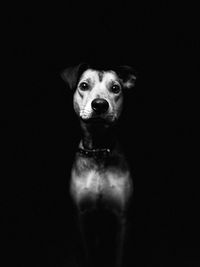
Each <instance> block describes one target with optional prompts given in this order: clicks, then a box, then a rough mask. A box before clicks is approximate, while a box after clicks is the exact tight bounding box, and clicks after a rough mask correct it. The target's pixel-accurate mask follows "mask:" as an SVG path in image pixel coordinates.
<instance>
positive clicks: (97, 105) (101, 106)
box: [91, 98, 109, 115]
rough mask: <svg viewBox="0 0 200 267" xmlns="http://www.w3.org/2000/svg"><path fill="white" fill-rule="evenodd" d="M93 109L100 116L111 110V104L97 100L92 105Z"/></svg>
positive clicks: (103, 100)
mask: <svg viewBox="0 0 200 267" xmlns="http://www.w3.org/2000/svg"><path fill="white" fill-rule="evenodd" d="M91 106H92V109H93V110H94V111H95V113H97V114H98V115H100V114H103V113H105V112H106V111H107V110H108V108H109V103H108V101H106V100H105V99H103V98H95V99H94V100H93V101H92V103H91Z"/></svg>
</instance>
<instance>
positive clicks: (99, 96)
mask: <svg viewBox="0 0 200 267" xmlns="http://www.w3.org/2000/svg"><path fill="white" fill-rule="evenodd" d="M130 70H131V69H130V68H126V74H124V75H122V76H120V72H116V71H113V70H108V71H102V70H101V71H100V70H96V69H91V68H89V67H85V68H83V69H82V70H81V67H80V65H79V66H78V67H76V68H74V69H72V68H71V69H67V70H65V72H64V73H63V78H64V79H65V81H67V82H68V84H69V86H70V87H71V88H74V89H75V93H74V98H73V104H74V110H75V112H76V114H77V115H78V117H79V119H80V124H81V128H82V132H83V138H82V140H81V142H80V144H79V148H78V151H77V153H76V155H75V160H74V164H73V167H72V173H71V182H70V192H71V196H72V198H73V200H74V202H75V204H76V206H77V208H78V211H79V216H80V218H81V228H82V226H83V225H82V224H83V220H82V219H83V217H85V215H86V214H87V213H88V212H90V211H92V210H96V211H97V213H98V209H99V207H101V208H100V209H102V207H103V209H104V210H109V211H111V212H112V213H113V214H115V217H116V218H117V224H118V226H119V228H118V230H117V231H118V239H117V240H115V241H117V242H115V243H118V244H117V250H116V251H115V254H116V256H117V257H116V260H115V263H116V265H117V266H121V265H120V264H121V259H122V248H123V243H124V235H125V225H126V210H127V207H128V203H129V200H130V197H131V195H132V191H133V184H132V179H131V174H130V169H129V166H128V163H127V161H126V158H125V156H124V154H123V152H122V150H121V148H120V145H119V144H118V142H117V140H116V138H115V133H114V132H115V124H116V122H117V121H118V118H119V116H120V114H121V111H122V107H123V90H126V88H130V87H133V86H134V81H135V76H134V75H133V73H131V71H130ZM103 220H104V218H103ZM98 227H99V226H98ZM82 230H83V235H84V241H86V240H85V239H87V234H86V236H85V231H84V227H83V228H82ZM96 232H98V231H96ZM85 244H86V246H85V248H86V252H87V255H88V257H89V260H88V261H89V263H90V264H91V266H97V263H94V261H95V259H94V257H92V256H91V255H90V253H91V251H92V249H91V246H94V243H92V245H91V244H90V245H88V243H87V242H86V243H85ZM97 250H98V249H97ZM97 254H98V253H97ZM95 255H96V254H95ZM99 255H101V252H99ZM91 258H93V260H91ZM96 260H97V259H96ZM89 263H88V264H89ZM101 265H102V263H101ZM105 266H107V265H105Z"/></svg>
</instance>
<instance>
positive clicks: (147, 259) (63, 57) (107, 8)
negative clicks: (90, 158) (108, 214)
mask: <svg viewBox="0 0 200 267" xmlns="http://www.w3.org/2000/svg"><path fill="white" fill-rule="evenodd" d="M150 2H151V1H149V3H142V2H140V1H136V2H133V3H132V5H130V4H128V3H125V2H123V3H120V2H118V3H117V1H116V2H115V3H109V4H108V3H103V2H93V4H91V5H89V4H87V5H86V3H83V2H82V3H81V4H80V3H79V2H74V3H73V4H70V2H69V3H68V5H66V6H64V5H63V6H61V5H59V4H57V5H55V4H48V6H43V7H42V6H40V5H38V6H34V5H31V4H29V5H27V6H24V5H23V6H22V5H21V6H19V5H16V6H13V5H11V6H8V7H6V9H5V12H4V10H3V13H4V14H3V15H4V16H3V17H2V23H1V26H3V29H2V32H1V42H2V44H3V48H2V50H1V58H2V60H1V65H2V67H3V72H2V74H3V75H2V78H3V79H2V83H1V108H2V110H1V117H2V121H1V134H2V137H1V143H0V144H1V154H2V156H3V160H2V161H1V163H2V167H1V203H2V204H3V205H1V207H2V211H1V216H2V219H1V223H3V224H2V227H1V234H2V238H1V240H2V245H3V250H2V251H1V253H2V256H3V257H1V258H2V260H3V259H4V258H5V260H6V263H7V265H9V266H10V264H11V262H12V264H14V266H81V260H80V257H81V252H80V244H79V239H78V236H77V229H76V226H75V220H74V215H75V214H74V209H73V206H72V203H71V200H70V197H69V194H68V181H69V174H70V168H71V164H72V160H73V154H74V152H75V150H76V146H77V143H78V140H79V137H80V133H79V128H78V124H77V121H76V117H75V115H74V113H73V109H72V94H71V92H70V90H69V89H68V88H67V87H66V85H65V84H64V82H63V81H62V80H61V78H60V72H61V71H62V70H63V69H64V68H66V67H68V66H71V65H76V64H78V63H79V62H82V61H92V62H104V63H105V64H107V63H110V62H112V63H114V64H116V65H118V64H119V65H121V64H127V65H131V66H133V67H134V68H135V69H136V70H137V72H138V81H137V86H136V88H135V89H134V90H133V91H132V92H129V93H128V94H129V95H128V98H127V100H126V111H125V114H124V118H123V120H122V122H121V123H122V125H121V127H120V133H119V134H120V137H121V140H122V142H123V144H124V148H125V150H126V152H127V155H128V158H129V160H130V162H131V166H132V168H133V170H134V175H135V177H134V184H135V195H134V203H133V205H132V210H131V226H132V227H131V230H130V234H129V245H128V250H127V255H126V261H127V263H126V266H199V265H200V259H199V252H200V251H199V247H200V246H199V238H200V235H199V233H200V232H199V224H200V220H199V182H198V179H199V178H198V175H197V173H196V170H197V168H196V163H197V142H196V139H195V133H196V131H195V129H196V125H197V124H198V120H197V115H196V113H197V103H198V99H197V92H198V85H197V83H198V75H197V74H198V72H197V67H198V64H199V63H198V62H199V58H198V50H199V28H198V8H197V6H195V5H193V3H192V2H190V3H189V4H188V5H186V4H184V3H181V4H178V3H176V4H175V3H172V2H171V3H170V4H169V3H165V2H164V1H163V2H153V3H150ZM4 80H5V82H3V81H4ZM128 262H129V263H128ZM2 266H6V265H5V263H4V265H2Z"/></svg>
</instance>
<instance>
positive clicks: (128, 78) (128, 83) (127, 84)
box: [116, 65, 137, 89]
mask: <svg viewBox="0 0 200 267" xmlns="http://www.w3.org/2000/svg"><path fill="white" fill-rule="evenodd" d="M116 71H117V74H118V75H119V77H120V79H121V80H122V83H123V87H124V88H127V89H130V88H132V87H134V86H135V81H136V78H137V76H136V71H135V70H134V69H133V68H132V67H130V66H126V65H125V66H119V67H118V68H117V70H116Z"/></svg>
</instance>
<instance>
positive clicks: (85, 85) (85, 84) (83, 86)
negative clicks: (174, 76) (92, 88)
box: [79, 82, 89, 91]
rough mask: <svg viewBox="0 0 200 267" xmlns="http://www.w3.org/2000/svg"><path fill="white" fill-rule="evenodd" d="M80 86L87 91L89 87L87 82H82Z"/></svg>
mask: <svg viewBox="0 0 200 267" xmlns="http://www.w3.org/2000/svg"><path fill="white" fill-rule="evenodd" d="M79 88H80V89H81V90H83V91H86V90H88V89H89V85H88V84H87V83H85V82H82V83H80V85H79Z"/></svg>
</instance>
